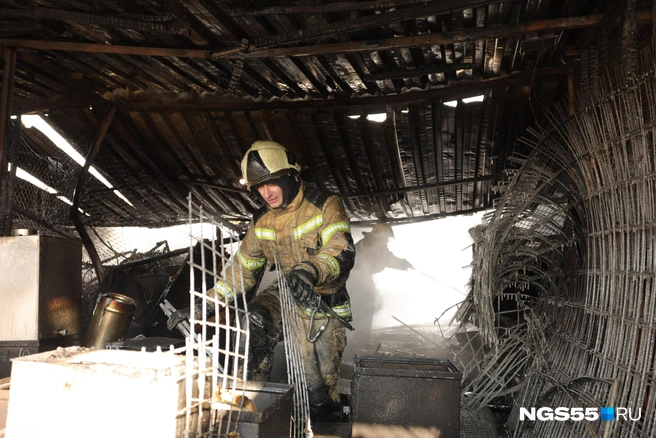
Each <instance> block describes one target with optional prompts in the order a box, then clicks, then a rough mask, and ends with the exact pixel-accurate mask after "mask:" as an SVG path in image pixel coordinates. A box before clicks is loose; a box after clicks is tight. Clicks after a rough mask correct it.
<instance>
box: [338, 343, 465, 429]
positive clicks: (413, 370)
mask: <svg viewBox="0 0 656 438" xmlns="http://www.w3.org/2000/svg"><path fill="white" fill-rule="evenodd" d="M354 365H355V366H354V368H353V380H352V382H351V397H352V409H353V436H358V437H376V438H378V437H384V436H402V435H398V434H399V433H401V434H403V433H405V434H412V435H410V436H430V437H439V438H458V436H459V429H460V379H461V377H462V374H461V373H460V371H459V370H458V368H457V367H456V366H455V365H454V364H453V363H452V362H450V361H449V360H446V359H433V358H408V357H386V356H360V355H356V356H355V364H354Z"/></svg>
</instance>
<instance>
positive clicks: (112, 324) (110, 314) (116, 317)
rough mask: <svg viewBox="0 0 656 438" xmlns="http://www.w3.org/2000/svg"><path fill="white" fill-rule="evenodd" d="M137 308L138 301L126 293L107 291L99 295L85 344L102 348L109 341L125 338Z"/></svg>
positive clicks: (98, 348)
mask: <svg viewBox="0 0 656 438" xmlns="http://www.w3.org/2000/svg"><path fill="white" fill-rule="evenodd" d="M136 308H137V302H136V301H135V300H134V299H132V298H130V297H128V296H125V295H121V294H117V293H114V292H107V293H104V294H101V295H100V296H98V300H97V301H96V307H95V308H94V309H93V315H92V316H91V322H90V323H89V328H88V329H87V334H86V337H85V340H84V346H85V347H94V348H95V349H96V350H102V349H104V348H105V346H106V345H107V343H108V342H116V341H120V340H121V339H123V338H124V337H125V334H126V333H127V331H128V327H129V326H130V320H131V319H132V313H134V310H135V309H136Z"/></svg>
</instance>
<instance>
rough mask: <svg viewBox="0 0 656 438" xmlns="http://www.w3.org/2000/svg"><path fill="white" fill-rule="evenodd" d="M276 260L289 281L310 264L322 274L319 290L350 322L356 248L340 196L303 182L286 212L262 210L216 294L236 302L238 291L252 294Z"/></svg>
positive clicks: (249, 229) (252, 222) (269, 209)
mask: <svg viewBox="0 0 656 438" xmlns="http://www.w3.org/2000/svg"><path fill="white" fill-rule="evenodd" d="M276 260H277V261H278V263H280V266H281V267H282V270H283V273H284V275H285V276H287V275H288V274H289V272H290V271H291V270H292V268H293V267H294V266H296V265H297V264H298V263H301V262H304V261H309V262H311V263H312V264H313V265H314V266H315V267H316V268H317V271H318V273H319V278H318V281H317V285H316V287H315V291H316V292H319V293H320V294H321V295H322V298H323V300H324V301H325V302H326V303H327V304H329V305H330V306H331V307H333V308H335V309H336V310H339V311H338V312H337V313H338V314H339V315H340V316H342V317H344V318H348V319H350V317H351V312H350V304H349V298H348V293H347V292H346V288H345V284H346V280H347V278H348V276H349V272H350V271H351V268H352V267H353V264H354V261H355V246H354V245H353V239H352V237H351V227H350V221H349V218H348V216H347V215H346V211H345V210H344V206H343V205H342V201H341V200H340V199H339V197H337V196H335V195H332V194H330V193H328V192H325V191H323V190H318V189H314V188H307V187H306V186H305V184H304V183H303V184H301V188H300V189H299V192H298V194H297V195H296V197H295V198H294V199H293V200H292V202H290V203H289V205H287V207H285V208H283V209H271V208H267V207H265V208H263V209H261V210H260V211H258V212H257V213H256V214H255V215H254V217H253V220H252V221H251V224H250V227H249V228H248V232H247V233H246V237H244V240H243V241H242V243H241V246H240V247H239V250H238V251H237V252H236V254H235V255H234V256H233V258H232V259H231V260H230V262H229V263H227V264H226V267H225V269H224V275H223V280H221V281H219V282H217V284H216V285H215V287H214V289H213V290H214V291H215V292H216V293H217V294H219V295H222V296H224V297H226V298H227V299H228V300H232V299H234V294H235V291H236V292H239V293H244V292H245V293H247V294H249V293H251V292H252V291H253V289H255V288H256V287H257V286H258V284H259V281H260V279H261V278H262V275H263V274H264V270H265V267H266V262H267V261H268V262H269V263H275V261H276ZM247 296H248V295H247ZM345 309H348V311H345Z"/></svg>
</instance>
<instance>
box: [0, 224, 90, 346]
mask: <svg viewBox="0 0 656 438" xmlns="http://www.w3.org/2000/svg"><path fill="white" fill-rule="evenodd" d="M0 260H2V263H1V264H0V278H2V281H1V282H0V303H2V305H1V306H0V341H34V340H42V339H56V338H60V337H64V336H67V335H73V334H79V333H80V332H81V325H80V298H81V293H82V244H81V242H80V241H79V240H72V239H62V238H58V237H49V236H15V237H0Z"/></svg>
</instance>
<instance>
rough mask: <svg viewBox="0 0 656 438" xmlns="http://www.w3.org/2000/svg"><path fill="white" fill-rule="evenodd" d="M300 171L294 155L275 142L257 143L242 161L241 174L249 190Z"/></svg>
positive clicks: (260, 141) (259, 141)
mask: <svg viewBox="0 0 656 438" xmlns="http://www.w3.org/2000/svg"><path fill="white" fill-rule="evenodd" d="M300 171H301V166H299V165H298V163H296V158H295V157H294V155H293V154H290V153H289V152H288V151H287V149H285V147H284V146H283V145H281V144H280V143H276V142H275V141H262V140H258V141H256V142H255V143H253V144H252V145H251V147H250V149H248V150H247V151H246V154H244V158H243V159H242V160H241V173H242V175H243V178H244V182H245V184H246V187H248V189H249V190H250V188H251V187H253V186H256V185H258V184H262V183H263V182H265V181H268V180H270V179H274V178H278V177H281V176H285V175H291V174H292V172H300Z"/></svg>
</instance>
